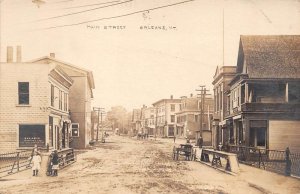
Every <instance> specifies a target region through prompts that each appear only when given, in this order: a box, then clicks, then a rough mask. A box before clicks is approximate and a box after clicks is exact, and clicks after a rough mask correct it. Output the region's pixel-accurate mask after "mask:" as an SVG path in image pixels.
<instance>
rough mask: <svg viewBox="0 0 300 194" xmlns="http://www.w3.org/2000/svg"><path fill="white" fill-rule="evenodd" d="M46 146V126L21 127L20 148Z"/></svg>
mask: <svg viewBox="0 0 300 194" xmlns="http://www.w3.org/2000/svg"><path fill="white" fill-rule="evenodd" d="M35 144H37V146H39V147H44V146H45V125H19V147H34V145H35Z"/></svg>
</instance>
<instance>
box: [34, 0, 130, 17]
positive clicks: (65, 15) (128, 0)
mask: <svg viewBox="0 0 300 194" xmlns="http://www.w3.org/2000/svg"><path fill="white" fill-rule="evenodd" d="M131 1H133V0H127V1H122V2H119V3H114V4H111V5H105V6H101V7H96V8H92V9H86V10H82V11H77V12H73V13H68V14H63V15H59V16H54V17H49V18H44V19H39V20H35V21H33V22H41V21H46V20H52V19H56V18H62V17H67V16H71V15H76V14H81V13H85V12H90V11H94V10H98V9H103V8H107V7H113V6H116V5H120V4H125V3H129V2H131Z"/></svg>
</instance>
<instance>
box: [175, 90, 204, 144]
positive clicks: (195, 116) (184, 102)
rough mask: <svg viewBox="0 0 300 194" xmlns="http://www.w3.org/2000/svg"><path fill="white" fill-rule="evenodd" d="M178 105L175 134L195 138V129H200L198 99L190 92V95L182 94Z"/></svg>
mask: <svg viewBox="0 0 300 194" xmlns="http://www.w3.org/2000/svg"><path fill="white" fill-rule="evenodd" d="M179 107H180V108H179V111H178V112H176V130H175V136H177V137H182V138H189V139H195V138H196V131H198V130H199V129H200V126H199V125H200V122H199V121H200V110H199V99H198V98H197V97H193V95H192V94H191V96H190V97H186V96H183V97H181V102H180V105H179Z"/></svg>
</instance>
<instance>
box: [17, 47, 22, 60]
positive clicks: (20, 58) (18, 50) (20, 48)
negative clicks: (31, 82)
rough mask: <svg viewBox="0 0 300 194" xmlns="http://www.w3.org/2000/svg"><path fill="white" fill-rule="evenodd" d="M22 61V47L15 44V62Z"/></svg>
mask: <svg viewBox="0 0 300 194" xmlns="http://www.w3.org/2000/svg"><path fill="white" fill-rule="evenodd" d="M21 62H22V47H21V46H17V63H21Z"/></svg>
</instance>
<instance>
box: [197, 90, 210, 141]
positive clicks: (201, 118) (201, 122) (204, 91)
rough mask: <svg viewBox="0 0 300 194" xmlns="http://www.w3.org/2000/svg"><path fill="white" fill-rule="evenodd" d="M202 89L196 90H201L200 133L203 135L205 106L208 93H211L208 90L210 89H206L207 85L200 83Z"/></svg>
mask: <svg viewBox="0 0 300 194" xmlns="http://www.w3.org/2000/svg"><path fill="white" fill-rule="evenodd" d="M199 87H200V89H196V91H198V92H200V94H198V95H200V107H199V108H200V129H199V131H200V135H201V137H202V132H203V116H204V107H205V98H206V95H209V94H207V92H208V91H209V90H207V89H206V86H205V85H200V86H199Z"/></svg>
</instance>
